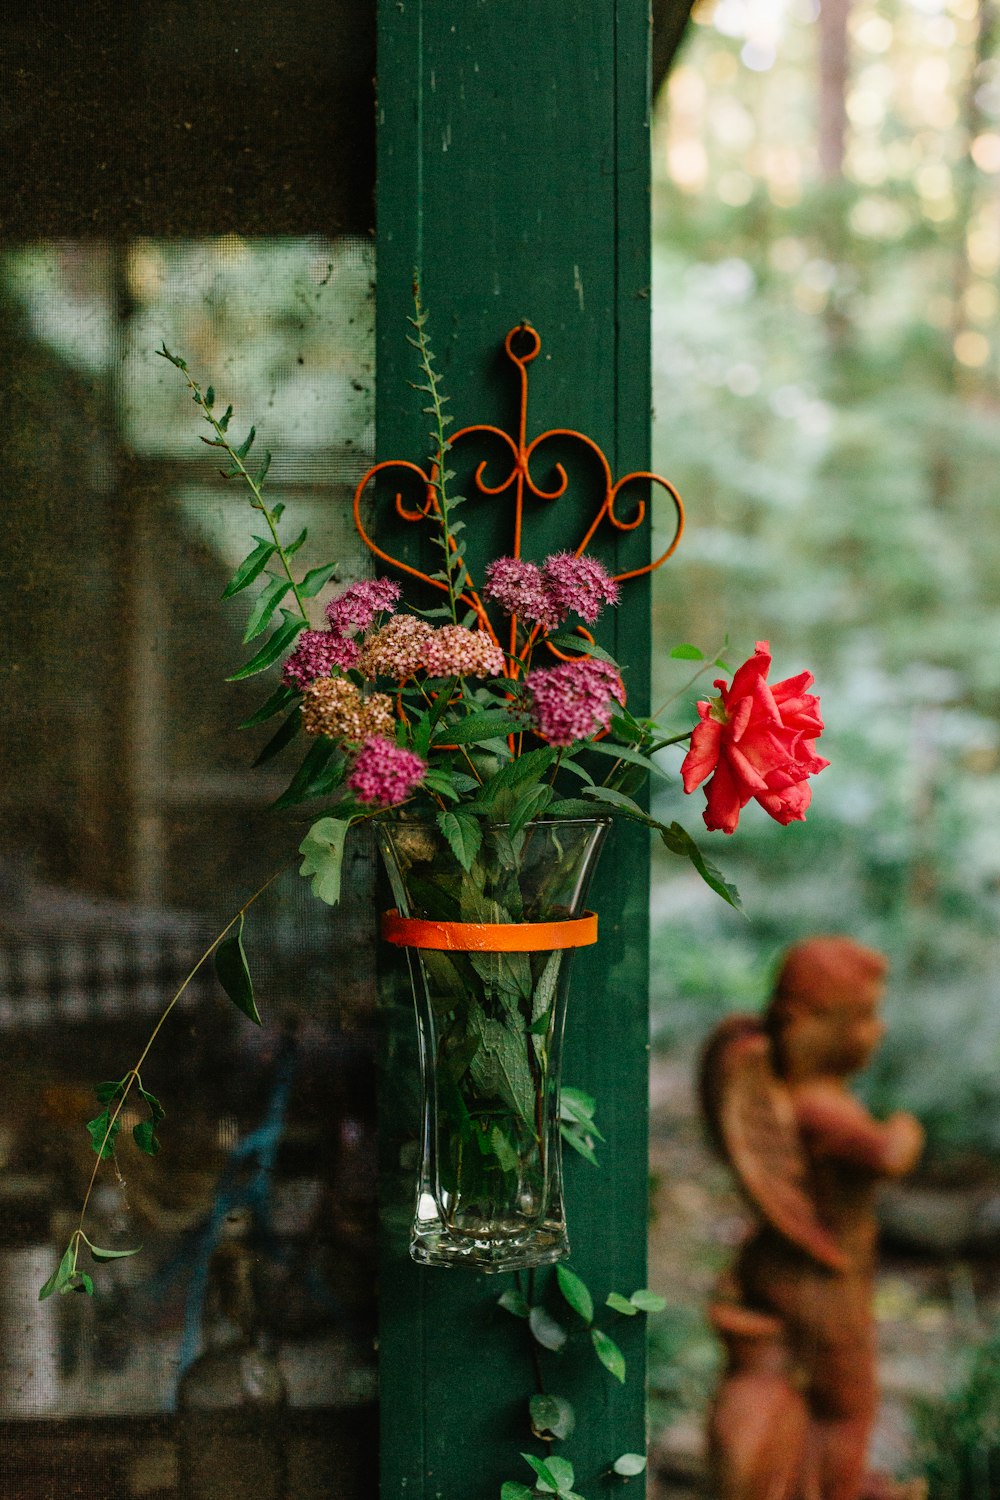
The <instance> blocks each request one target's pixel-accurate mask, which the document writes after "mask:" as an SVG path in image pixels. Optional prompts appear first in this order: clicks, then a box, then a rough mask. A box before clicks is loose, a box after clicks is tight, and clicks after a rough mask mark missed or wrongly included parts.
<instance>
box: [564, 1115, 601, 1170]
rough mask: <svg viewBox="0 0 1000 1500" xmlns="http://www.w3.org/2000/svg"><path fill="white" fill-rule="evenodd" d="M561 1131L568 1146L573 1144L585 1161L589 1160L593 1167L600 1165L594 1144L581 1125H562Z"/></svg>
mask: <svg viewBox="0 0 1000 1500" xmlns="http://www.w3.org/2000/svg"><path fill="white" fill-rule="evenodd" d="M559 1132H560V1134H561V1136H562V1138H563V1140H564V1141H565V1142H566V1144H567V1146H572V1147H573V1150H574V1151H578V1152H579V1153H580V1155H581V1156H582V1157H583V1159H584V1161H586V1162H589V1163H590V1165H591V1166H592V1167H599V1166H600V1165H601V1164H600V1162H599V1161H598V1160H597V1155H596V1153H595V1151H594V1148H593V1146H592V1145H591V1144H590V1143H589V1141H588V1140H587V1137H586V1136H585V1135H583V1133H582V1131H581V1128H580V1126H579V1125H566V1124H563V1125H560V1126H559Z"/></svg>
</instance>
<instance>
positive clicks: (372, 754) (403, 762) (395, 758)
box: [347, 734, 427, 807]
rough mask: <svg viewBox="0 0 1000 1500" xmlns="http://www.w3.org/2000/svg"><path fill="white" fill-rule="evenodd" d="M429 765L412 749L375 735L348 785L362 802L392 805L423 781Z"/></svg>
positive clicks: (364, 746) (364, 747)
mask: <svg viewBox="0 0 1000 1500" xmlns="http://www.w3.org/2000/svg"><path fill="white" fill-rule="evenodd" d="M426 770H427V765H426V763H425V762H424V761H422V760H421V759H420V756H419V755H414V753H413V751H412V750H404V749H403V748H402V746H400V745H397V744H395V743H394V742H393V741H392V740H387V739H385V738H383V736H382V735H379V734H372V735H369V736H368V738H367V739H366V740H365V741H364V743H363V744H362V746H361V749H360V750H359V751H358V756H357V759H356V760H355V762H354V766H353V769H352V771H351V774H350V776H348V778H347V785H348V786H349V787H350V789H351V791H352V792H353V793H354V795H355V796H356V797H357V799H358V801H359V802H369V803H373V804H375V805H376V806H378V807H392V806H394V805H395V804H396V803H398V802H405V801H406V799H407V797H408V796H409V795H410V793H411V792H412V791H413V790H414V789H415V788H416V787H417V786H418V785H419V784H420V782H421V781H422V779H423V776H424V773H425V772H426Z"/></svg>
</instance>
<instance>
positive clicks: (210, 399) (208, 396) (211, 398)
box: [205, 385, 215, 407]
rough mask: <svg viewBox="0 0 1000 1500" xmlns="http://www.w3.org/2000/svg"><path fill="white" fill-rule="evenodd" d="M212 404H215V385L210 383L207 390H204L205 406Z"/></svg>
mask: <svg viewBox="0 0 1000 1500" xmlns="http://www.w3.org/2000/svg"><path fill="white" fill-rule="evenodd" d="M214 405H215V387H214V386H211V385H210V386H209V387H208V390H207V391H206V392H205V406H206V407H212V406H214Z"/></svg>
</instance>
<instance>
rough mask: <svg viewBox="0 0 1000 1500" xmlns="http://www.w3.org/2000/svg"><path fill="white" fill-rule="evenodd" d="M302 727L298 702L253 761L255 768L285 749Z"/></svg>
mask: <svg viewBox="0 0 1000 1500" xmlns="http://www.w3.org/2000/svg"><path fill="white" fill-rule="evenodd" d="M301 727H302V710H301V709H300V708H299V706H298V704H296V705H295V707H294V708H293V709H292V711H291V713H290V714H289V715H288V718H287V719H286V720H285V722H284V723H283V724H282V725H281V727H280V728H279V729H277V730H275V732H274V734H272V736H271V738H270V739H269V740H268V742H267V744H266V745H265V746H264V748H263V750H261V751H260V753H259V754H258V755H257V757H256V758H255V760H254V762H253V764H254V768H255V769H256V767H257V766H263V765H265V764H266V762H267V761H269V760H271V759H273V757H274V756H275V755H277V754H278V753H279V751H281V750H284V748H285V746H286V745H290V744H291V742H292V740H294V738H295V736H296V735H297V734H298V732H299V730H300V729H301Z"/></svg>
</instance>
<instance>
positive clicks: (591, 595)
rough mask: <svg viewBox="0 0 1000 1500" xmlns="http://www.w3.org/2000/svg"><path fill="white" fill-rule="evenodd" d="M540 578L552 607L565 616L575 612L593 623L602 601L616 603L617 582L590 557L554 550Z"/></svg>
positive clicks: (589, 623)
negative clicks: (543, 582)
mask: <svg viewBox="0 0 1000 1500" xmlns="http://www.w3.org/2000/svg"><path fill="white" fill-rule="evenodd" d="M542 578H543V579H544V581H545V587H546V589H547V590H548V594H549V597H550V599H551V600H552V603H553V605H554V607H555V608H556V609H557V610H558V611H559V614H560V615H561V616H562V618H563V619H565V617H566V615H569V614H577V615H579V616H580V618H581V619H582V620H586V622H587V624H588V625H593V623H594V621H595V620H596V619H597V617H598V615H599V614H600V613H601V610H602V609H603V608H604V606H605V604H617V603H618V585H617V583H616V582H615V580H614V579H613V578H612V576H611V574H610V573H609V572H608V570H607V568H605V567H604V566H603V564H601V563H599V562H598V561H597V560H596V559H595V558H593V557H577V556H576V554H575V553H573V552H556V553H554V554H553V556H552V557H549V558H546V560H545V566H544V567H543V568H542Z"/></svg>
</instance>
